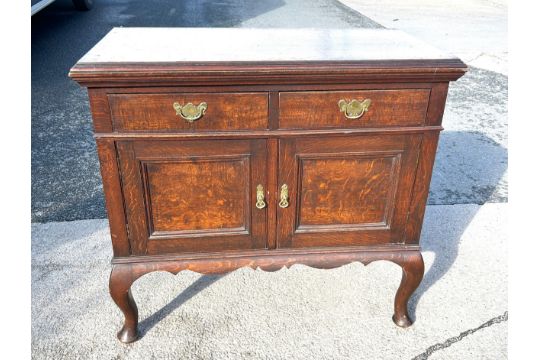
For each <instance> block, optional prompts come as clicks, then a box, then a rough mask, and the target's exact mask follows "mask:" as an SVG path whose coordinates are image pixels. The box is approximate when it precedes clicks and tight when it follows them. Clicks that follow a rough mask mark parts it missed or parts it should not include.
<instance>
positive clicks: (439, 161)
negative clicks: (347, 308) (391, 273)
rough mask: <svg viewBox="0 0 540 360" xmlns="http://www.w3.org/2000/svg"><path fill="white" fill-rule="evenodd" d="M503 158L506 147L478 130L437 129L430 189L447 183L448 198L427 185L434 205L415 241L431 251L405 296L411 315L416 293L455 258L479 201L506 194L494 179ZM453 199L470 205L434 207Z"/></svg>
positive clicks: (501, 169)
mask: <svg viewBox="0 0 540 360" xmlns="http://www.w3.org/2000/svg"><path fill="white" fill-rule="evenodd" d="M507 162H508V150H507V149H506V148H504V147H503V146H501V145H499V144H498V143H496V142H495V141H493V140H492V139H490V138H488V137H487V136H485V135H484V134H482V133H479V132H472V131H471V132H467V131H446V132H442V133H441V139H440V142H439V149H438V153H437V158H436V161H435V169H434V172H433V179H432V182H431V189H432V190H433V188H434V187H435V191H436V192H438V193H441V189H447V191H448V193H449V194H451V196H450V198H446V199H444V200H452V201H437V200H440V199H437V197H436V196H433V194H432V193H431V191H430V203H431V204H430V205H432V206H431V209H433V210H430V208H428V209H427V211H426V216H425V218H424V226H423V230H422V236H421V239H420V246H421V248H422V252H430V253H432V254H433V255H434V260H433V264H432V266H431V267H430V268H429V270H428V271H427V272H426V273H425V274H424V278H423V280H422V282H421V283H420V286H419V287H418V289H417V290H416V291H415V292H414V294H413V295H412V296H411V299H410V301H409V313H410V316H411V318H412V320H413V321H414V320H415V317H416V314H415V313H416V306H417V305H418V301H419V299H420V298H421V297H422V295H424V294H425V293H426V292H427V291H429V289H430V288H431V286H433V285H434V284H435V283H436V282H437V281H439V280H440V279H441V278H442V277H443V276H444V275H445V274H446V273H447V272H448V270H449V269H450V268H451V267H452V265H453V264H454V262H455V261H456V258H457V256H458V250H459V243H460V241H461V237H462V235H463V233H464V232H465V230H466V229H467V227H468V226H469V224H470V222H471V221H472V219H473V218H474V217H475V215H476V213H477V211H478V210H479V209H480V206H479V205H482V204H484V203H486V202H490V201H500V200H503V201H504V200H505V199H506V197H505V196H506V195H505V194H504V190H505V189H503V191H502V192H501V189H500V186H497V185H499V184H500V182H501V180H502V178H503V176H504V174H505V172H506V170H507V167H508V165H507ZM453 172H454V173H453ZM504 187H505V185H504V186H503V188H504ZM501 194H502V195H501ZM455 204H469V205H472V206H466V207H465V206H463V207H461V211H460V212H457V211H448V212H444V213H443V212H441V211H436V210H434V209H435V208H434V207H433V205H455ZM473 204H475V205H476V206H474V205H473Z"/></svg>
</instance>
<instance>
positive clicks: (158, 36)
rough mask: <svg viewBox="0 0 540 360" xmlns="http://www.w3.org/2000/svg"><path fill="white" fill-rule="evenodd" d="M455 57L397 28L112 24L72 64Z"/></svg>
mask: <svg viewBox="0 0 540 360" xmlns="http://www.w3.org/2000/svg"><path fill="white" fill-rule="evenodd" d="M395 60H398V61H399V60H417V61H418V60H435V61H440V60H454V61H455V60H457V59H456V58H455V57H454V56H451V55H448V54H445V53H444V52H442V51H440V50H438V49H436V48H434V47H432V46H430V45H428V44H425V43H423V42H422V41H419V40H417V39H415V38H414V37H412V36H409V35H407V34H405V33H403V32H401V31H398V30H387V29H238V28H235V29H231V28H114V29H112V30H111V31H110V32H109V33H108V34H107V35H106V36H105V37H104V38H103V39H102V40H101V41H100V42H98V43H97V44H96V45H95V46H94V47H93V48H92V49H91V50H90V51H89V52H88V53H87V54H86V55H84V56H83V57H82V58H81V59H80V60H79V62H78V63H77V64H78V65H84V64H120V63H157V64H160V63H190V64H194V63H198V64H200V63H208V62H210V63H216V62H217V63H230V62H255V63H280V62H283V63H289V62H327V61H330V62H332V61H334V62H336V61H337V62H373V61H395Z"/></svg>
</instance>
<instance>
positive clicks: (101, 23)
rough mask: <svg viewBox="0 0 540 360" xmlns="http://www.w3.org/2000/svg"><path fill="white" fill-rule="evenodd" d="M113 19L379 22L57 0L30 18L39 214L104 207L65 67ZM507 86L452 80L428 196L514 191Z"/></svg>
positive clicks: (332, 12)
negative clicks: (79, 7) (85, 6)
mask: <svg viewBox="0 0 540 360" xmlns="http://www.w3.org/2000/svg"><path fill="white" fill-rule="evenodd" d="M390 8H391V7H390V6H385V7H384V9H385V11H387V12H388V11H389V10H388V9H390ZM370 9H373V6H372V7H371V8H370ZM428 15H429V14H428ZM442 23H444V22H441V24H442ZM387 25H388V24H387ZM428 25H430V26H432V27H433V26H434V25H433V24H428ZM115 26H161V27H165V26H174V27H180V26H185V27H187V26H192V27H197V26H209V27H326V28H350V27H368V28H373V27H381V25H379V24H378V23H377V22H375V21H373V20H370V19H369V18H367V17H365V16H363V15H362V14H360V13H359V12H356V11H354V10H352V9H351V8H349V7H347V6H345V5H343V4H341V3H340V2H338V1H337V0H314V1H309V0H268V1H249V0H222V1H197V0H184V1H174V0H165V1H152V2H148V1H136V0H115V1H113V0H97V1H96V2H95V6H94V9H92V10H91V11H89V12H79V11H76V10H75V9H74V8H73V6H72V4H71V1H69V0H62V1H57V2H55V3H54V4H53V5H51V6H49V7H48V8H46V9H45V10H43V11H42V12H40V13H39V14H37V15H36V16H34V17H33V18H32V221H33V222H48V221H69V220H78V219H94V218H105V217H106V212H105V207H104V198H103V188H102V185H101V178H100V174H99V165H98V158H97V154H96V147H95V143H94V139H93V137H92V122H91V116H90V110H89V105H88V99H87V94H86V91H85V90H84V89H82V88H81V87H79V86H78V84H76V83H75V82H73V81H71V80H70V79H69V78H68V77H67V73H68V71H69V69H70V67H71V66H72V65H73V64H75V63H76V61H77V60H78V59H79V58H80V57H81V56H82V55H84V54H85V53H86V52H87V51H88V50H89V49H90V48H91V47H92V46H93V45H94V44H95V43H96V42H97V41H98V40H99V39H101V38H102V37H103V36H104V35H105V34H106V33H107V32H108V31H109V30H110V29H111V28H112V27H115ZM426 26H427V25H426ZM424 32H425V31H424ZM427 40H428V42H429V39H427ZM432 45H435V46H437V45H438V44H433V43H432ZM507 88H508V78H507V76H506V75H505V74H502V73H500V72H497V71H492V70H490V69H482V68H479V67H474V66H473V67H471V68H470V71H469V73H468V74H466V75H465V76H464V77H463V78H461V79H460V80H459V81H457V82H456V83H452V84H451V85H450V91H449V97H448V104H447V109H446V113H445V117H444V120H443V125H444V126H445V128H446V131H445V132H443V134H442V136H441V140H440V145H439V151H438V155H437V159H436V163H435V169H434V174H433V180H432V184H431V190H430V198H429V204H432V205H437V204H445V205H448V204H469V203H473V204H483V203H485V202H506V201H507V181H506V168H507V144H506V139H507V130H506V127H507V120H506V119H507V117H506V103H507Z"/></svg>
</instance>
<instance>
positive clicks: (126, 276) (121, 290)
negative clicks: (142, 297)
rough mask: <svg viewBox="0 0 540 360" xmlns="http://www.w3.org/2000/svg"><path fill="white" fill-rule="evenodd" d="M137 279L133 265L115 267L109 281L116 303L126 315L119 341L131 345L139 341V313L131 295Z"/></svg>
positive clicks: (119, 333)
mask: <svg viewBox="0 0 540 360" xmlns="http://www.w3.org/2000/svg"><path fill="white" fill-rule="evenodd" d="M133 281H135V279H134V278H133V273H132V269H131V265H114V266H113V269H112V271H111V277H110V281H109V292H110V294H111V297H112V298H113V300H114V302H115V303H116V305H118V307H119V308H120V310H122V312H123V313H124V318H125V321H124V326H123V327H122V329H121V330H120V331H119V332H118V335H117V336H118V339H119V340H120V341H121V342H123V343H130V342H133V341H135V340H137V339H138V333H137V324H138V322H139V312H138V309H137V304H135V300H134V299H133V296H132V295H131V285H132V284H133Z"/></svg>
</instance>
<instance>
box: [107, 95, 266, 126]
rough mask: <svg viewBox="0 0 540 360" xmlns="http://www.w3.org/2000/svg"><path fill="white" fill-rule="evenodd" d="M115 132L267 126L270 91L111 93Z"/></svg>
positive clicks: (110, 100) (110, 102) (110, 101)
mask: <svg viewBox="0 0 540 360" xmlns="http://www.w3.org/2000/svg"><path fill="white" fill-rule="evenodd" d="M109 104H110V107H111V117H112V122H113V126H114V130H115V131H155V132H175V131H179V132H184V131H234V130H252V129H253V130H260V129H266V128H267V124H268V94H267V93H189V94H186V93H178V94H175V93H168V94H110V95H109Z"/></svg>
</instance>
